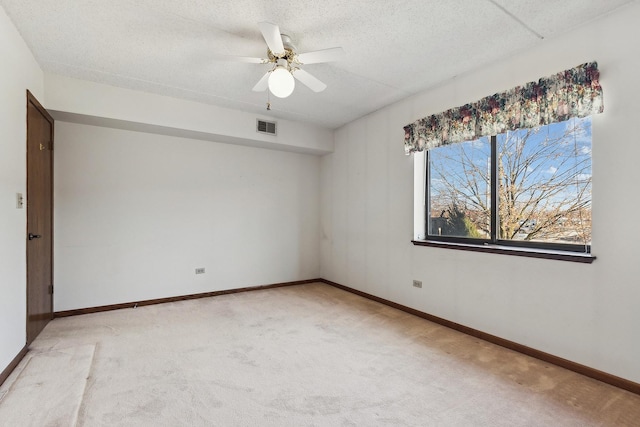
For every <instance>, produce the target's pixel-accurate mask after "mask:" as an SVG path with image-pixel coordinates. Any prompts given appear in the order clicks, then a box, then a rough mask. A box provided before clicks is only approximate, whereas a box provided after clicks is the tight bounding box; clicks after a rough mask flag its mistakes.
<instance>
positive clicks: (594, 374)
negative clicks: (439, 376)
mask: <svg viewBox="0 0 640 427" xmlns="http://www.w3.org/2000/svg"><path fill="white" fill-rule="evenodd" d="M320 281H321V282H322V283H326V284H327V285H331V286H334V287H336V288H338V289H342V290H344V291H347V292H351V293H353V294H356V295H359V296H361V297H364V298H368V299H370V300H373V301H376V302H379V303H381V304H385V305H388V306H390V307H393V308H396V309H398V310H401V311H404V312H406V313H409V314H413V315H415V316H418V317H421V318H423V319H426V320H429V321H431V322H434V323H438V324H440V325H442V326H446V327H448V328H451V329H454V330H456V331H459V332H462V333H465V334H467V335H471V336H473V337H476V338H480V339H482V340H485V341H488V342H490V343H493V344H497V345H499V346H501V347H505V348H508V349H510V350H514V351H517V352H519V353H522V354H526V355H527V356H531V357H534V358H536V359H539V360H542V361H543V362H547V363H550V364H552V365H556V366H559V367H561V368H565V369H568V370H570V371H573V372H577V373H579V374H582V375H584V376H586V377H590V378H593V379H596V380H598V381H602V382H603V383H607V384H610V385H613V386H615V387H619V388H621V389H624V390H627V391H630V392H632V393H635V394H640V384H639V383H636V382H633V381H630V380H627V379H624V378H620V377H617V376H615V375H612V374H608V373H606V372H603V371H600V370H597V369H594V368H590V367H588V366H585V365H581V364H580V363H576V362H572V361H571V360H567V359H563V358H562V357H558V356H554V355H553V354H549V353H545V352H544V351H540V350H536V349H535V348H531V347H527V346H526V345H522V344H518V343H516V342H513V341H509V340H506V339H504V338H500V337H497V336H495V335H491V334H488V333H486V332H482V331H479V330H477V329H473V328H470V327H468V326H464V325H461V324H459V323H455V322H452V321H450V320H447V319H443V318H441V317H438V316H434V315H432V314H428V313H424V312H422V311H420V310H416V309H413V308H410V307H407V306H404V305H402V304H398V303H395V302H393V301H389V300H386V299H384V298H380V297H377V296H375V295H371V294H368V293H366V292H362V291H359V290H357V289H353V288H349V287H348V286H344V285H341V284H339V283H335V282H332V281H330V280H325V279H321V280H320Z"/></svg>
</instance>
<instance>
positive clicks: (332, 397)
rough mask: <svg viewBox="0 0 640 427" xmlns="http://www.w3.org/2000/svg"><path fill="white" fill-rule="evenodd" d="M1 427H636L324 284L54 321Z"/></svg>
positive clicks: (20, 376)
mask: <svg viewBox="0 0 640 427" xmlns="http://www.w3.org/2000/svg"><path fill="white" fill-rule="evenodd" d="M0 398H1V399H2V400H0V425H2V426H12V427H13V426H38V427H40V426H73V425H78V426H385V425H389V426H509V427H513V426H581V427H582V426H640V396H638V395H634V394H632V393H629V392H626V391H624V390H620V389H617V388H615V387H612V386H609V385H607V384H604V383H600V382H598V381H595V380H592V379H590V378H586V377H583V376H581V375H578V374H576V373H573V372H570V371H567V370H564V369H562V368H558V367H555V366H553V365H548V364H546V363H544V362H541V361H538V360H536V359H532V358H529V357H527V356H524V355H521V354H519V353H515V352H512V351H510V350H507V349H504V348H501V347H498V346H495V345H493V344H489V343H487V342H484V341H481V340H478V339H476V338H473V337H470V336H467V335H464V334H461V333H458V332H456V331H452V330H450V329H447V328H445V327H442V326H439V325H436V324H433V323H430V322H428V321H425V320H423V319H420V318H417V317H414V316H411V315H409V314H406V313H403V312H401V311H398V310H395V309H392V308H390V307H387V306H384V305H381V304H378V303H376V302H372V301H369V300H366V299H363V298H361V297H358V296H356V295H353V294H350V293H347V292H344V291H341V290H339V289H336V288H333V287H331V286H328V285H324V284H310V285H300V286H292V287H286V288H277V289H270V290H263V291H255V292H245V293H240V294H231V295H224V296H217V297H213V298H205V299H199V300H191V301H184V302H176V303H170V304H162V305H154V306H146V307H140V308H136V309H124V310H118V311H111V312H104V313H96V314H89V315H83V316H75V317H68V318H61V319H56V320H54V321H52V322H51V323H50V324H49V325H48V326H47V327H46V329H45V330H44V331H43V332H42V334H41V335H40V336H39V337H38V338H37V339H36V341H35V342H34V343H33V345H32V347H31V350H30V351H29V353H28V355H27V356H26V357H25V359H24V360H23V361H22V362H21V363H20V365H19V366H18V368H17V369H16V370H15V371H14V373H13V374H12V375H11V376H10V377H9V379H8V380H7V381H6V382H5V384H4V385H3V386H2V387H1V388H0Z"/></svg>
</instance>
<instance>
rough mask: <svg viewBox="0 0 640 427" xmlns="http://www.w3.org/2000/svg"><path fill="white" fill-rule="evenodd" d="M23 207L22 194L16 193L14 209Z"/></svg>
mask: <svg viewBox="0 0 640 427" xmlns="http://www.w3.org/2000/svg"><path fill="white" fill-rule="evenodd" d="M23 207H24V196H22V193H16V209H22V208H23Z"/></svg>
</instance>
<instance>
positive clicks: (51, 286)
mask: <svg viewBox="0 0 640 427" xmlns="http://www.w3.org/2000/svg"><path fill="white" fill-rule="evenodd" d="M49 295H53V285H49Z"/></svg>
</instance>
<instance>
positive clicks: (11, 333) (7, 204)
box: [0, 6, 44, 371]
mask: <svg viewBox="0 0 640 427" xmlns="http://www.w3.org/2000/svg"><path fill="white" fill-rule="evenodd" d="M0 58H2V60H1V61H0V371H2V370H4V368H5V367H6V366H7V365H8V364H9V363H10V362H11V360H12V359H13V358H14V357H16V355H17V354H18V352H19V351H20V350H21V349H22V347H23V346H24V344H25V342H26V326H25V319H26V299H25V298H26V292H27V291H26V246H25V243H26V239H25V233H26V232H25V230H26V220H27V217H26V209H16V193H23V194H25V195H26V190H27V187H26V157H27V156H26V105H27V98H26V90H27V89H29V90H30V91H31V92H32V93H33V94H34V95H35V96H36V98H39V100H40V101H41V102H43V101H44V100H43V99H42V96H43V87H42V86H43V76H42V71H41V70H40V67H39V66H38V64H37V63H36V62H35V60H34V58H33V55H32V54H31V52H30V51H29V49H28V48H27V46H26V45H25V43H24V41H23V40H22V38H21V37H20V35H19V34H18V31H17V30H16V28H15V27H14V26H13V23H12V22H11V21H10V20H9V18H8V17H7V15H6V13H5V11H4V9H3V8H2V7H1V6H0Z"/></svg>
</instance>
